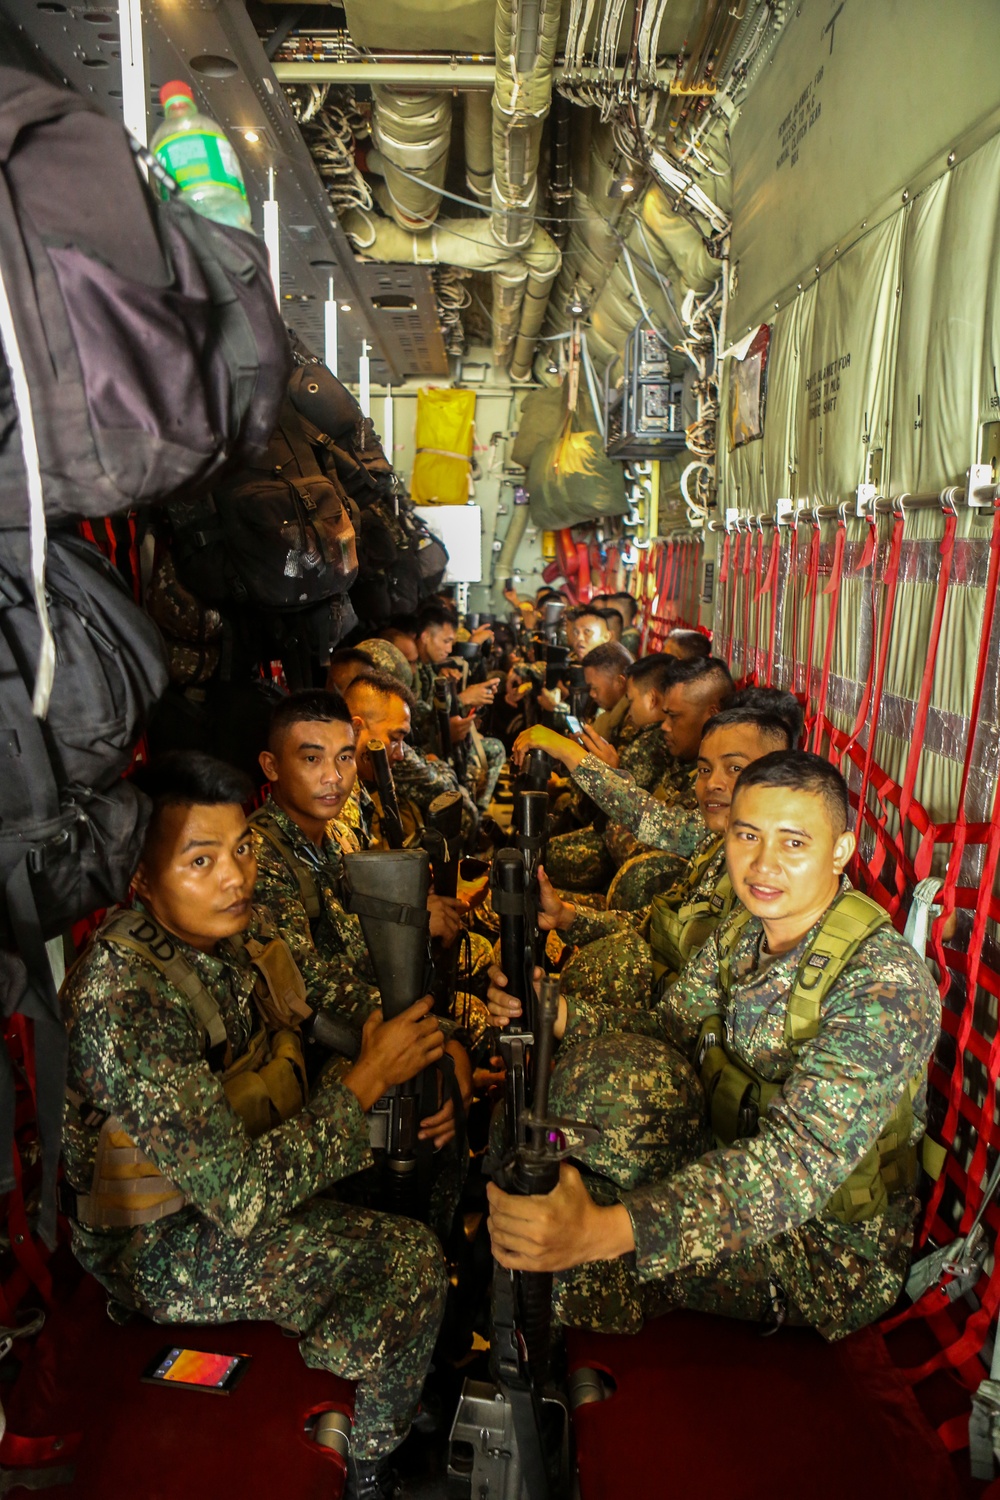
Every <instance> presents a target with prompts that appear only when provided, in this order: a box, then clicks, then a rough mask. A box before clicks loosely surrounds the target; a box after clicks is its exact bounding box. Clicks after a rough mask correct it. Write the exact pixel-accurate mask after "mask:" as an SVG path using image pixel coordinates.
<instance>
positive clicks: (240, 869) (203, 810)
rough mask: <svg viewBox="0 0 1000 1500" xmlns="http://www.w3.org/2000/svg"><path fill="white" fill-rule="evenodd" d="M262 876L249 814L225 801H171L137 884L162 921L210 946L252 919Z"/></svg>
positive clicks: (183, 936)
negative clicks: (210, 803) (191, 803)
mask: <svg viewBox="0 0 1000 1500" xmlns="http://www.w3.org/2000/svg"><path fill="white" fill-rule="evenodd" d="M256 879H257V860H256V857H255V855H254V852H253V842H252V840H251V837H250V829H249V828H248V827H247V820H246V814H245V813H244V811H243V809H242V808H241V807H239V806H238V805H237V804H235V803H228V802H227V803H224V804H222V805H220V806H218V807H209V806H200V805H195V806H194V807H168V808H165V809H164V810H163V812H162V813H161V814H160V816H159V819H158V821H157V826H156V828H155V831H154V833H153V835H152V837H151V839H150V841H149V843H148V844H147V848H146V850H145V852H144V854H143V860H142V864H141V865H140V866H139V868H138V870H137V871H136V874H135V879H134V881H133V884H134V886H135V889H136V891H137V893H138V895H139V896H140V898H141V899H142V901H143V902H144V903H145V905H146V906H147V907H148V908H149V910H150V912H151V913H152V915H153V916H154V917H155V919H156V920H157V921H158V922H159V923H160V925H161V926H162V927H165V928H166V929H167V931H168V932H172V933H173V934H174V936H175V937H179V938H180V939H181V940H182V941H183V942H185V943H189V944H190V945H191V947H192V948H199V949H201V950H202V952H204V953H210V952H212V950H213V949H214V947H215V945H216V943H218V942H220V941H221V939H222V938H227V937H234V936H235V935H236V933H238V932H242V931H243V930H244V928H245V927H246V925H247V923H248V922H249V920H250V902H251V899H252V897H253V888H254V882H255V881H256Z"/></svg>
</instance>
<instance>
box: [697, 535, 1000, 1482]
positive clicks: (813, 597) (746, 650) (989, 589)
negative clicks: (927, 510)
mask: <svg viewBox="0 0 1000 1500" xmlns="http://www.w3.org/2000/svg"><path fill="white" fill-rule="evenodd" d="M743 525H744V526H745V525H746V523H745V522H744V523H743ZM906 525H907V523H906V517H905V514H904V511H903V509H902V508H901V507H900V508H897V510H896V512H895V513H894V515H893V518H892V522H891V527H890V531H889V536H888V543H887V545H886V546H883V547H881V548H880V547H879V545H878V533H877V529H876V524H875V522H874V521H871V522H869V530H868V536H867V538H866V541H865V543H864V546H863V548H862V549H861V554H860V557H859V558H858V560H857V562H856V563H855V564H854V568H853V573H854V575H855V576H857V575H858V574H861V575H864V574H865V573H867V571H868V569H869V568H870V569H871V573H870V580H871V582H870V595H866V603H867V607H868V608H869V609H870V610H871V617H872V622H873V627H874V636H873V640H872V647H871V651H870V653H869V662H868V667H867V670H866V677H865V681H864V682H863V683H862V684H861V699H860V703H859V707H858V710H857V714H856V718H855V721H854V723H853V725H852V727H851V729H850V731H849V732H845V731H844V730H843V729H842V728H841V727H840V726H839V725H837V724H835V723H834V722H833V721H832V720H831V718H830V717H829V714H828V693H829V690H830V683H831V667H832V663H833V661H834V659H835V653H836V641H837V631H838V623H839V620H840V612H841V609H842V605H843V592H844V578H845V562H846V548H845V540H846V527H845V524H844V518H843V516H841V518H840V520H839V521H838V523H837V529H836V534H835V537H834V541H833V547H832V556H831V559H830V562H829V579H828V581H827V583H826V584H825V586H824V585H823V584H822V583H821V579H820V574H821V566H820V564H821V555H820V529H819V527H818V526H814V527H813V528H812V529H811V534H810V536H809V540H808V543H806V542H805V537H804V535H803V531H802V530H800V529H799V527H798V526H797V525H792V526H790V527H788V528H787V532H788V538H787V545H786V542H785V537H784V535H783V533H784V531H785V530H786V528H780V530H778V531H776V534H775V536H774V538H773V541H772V543H771V547H770V555H769V557H768V561H767V566H766V571H764V572H763V576H761V565H760V562H759V555H760V552H761V551H762V549H763V545H764V544H763V542H762V541H761V542H759V543H758V547H757V551H756V554H753V553H752V552H751V547H752V535H751V533H750V532H749V531H743V530H742V529H740V530H739V531H735V532H733V533H732V534H729V533H727V535H726V536H725V538H724V539H723V544H722V553H721V565H720V568H719V601H718V610H717V621H718V628H717V631H716V650H717V652H718V654H720V655H722V656H724V657H726V658H727V659H728V660H729V661H730V662H731V664H732V667H733V670H734V672H735V671H736V670H738V669H739V668H742V669H743V674H744V680H745V681H748V682H749V681H760V680H766V681H767V682H768V683H769V684H770V683H772V682H773V681H774V679H775V676H776V654H775V653H776V640H777V635H776V632H777V628H778V617H779V609H780V607H781V606H782V605H783V607H784V610H785V611H786V618H787V612H788V611H791V630H790V632H789V633H788V636H787V638H788V640H789V642H790V661H789V659H788V658H786V662H785V672H784V673H783V674H782V675H787V676H788V677H789V681H788V682H787V683H784V682H782V683H780V684H779V685H782V686H790V687H792V689H793V690H794V691H796V692H797V694H798V696H799V698H800V700H801V701H802V703H803V706H804V707H805V710H806V732H807V739H806V743H807V744H808V745H809V747H810V748H812V749H815V750H817V751H819V752H821V753H825V754H826V755H827V756H828V757H829V758H830V759H831V760H832V761H834V762H835V763H837V764H840V765H841V766H842V768H843V769H844V772H845V774H848V773H850V774H849V780H850V781H851V784H852V794H851V800H852V804H853V805H854V806H855V808H856V814H857V824H856V828H857V833H858V836H859V853H858V854H857V855H856V856H855V861H854V864H853V867H852V870H851V874H852V878H853V879H854V881H855V883H856V884H857V885H858V886H859V887H860V888H861V889H863V890H865V891H867V892H868V894H869V895H871V896H872V897H874V898H875V899H876V900H878V901H879V902H881V904H882V905H883V906H885V907H886V909H887V910H888V911H889V913H890V914H891V916H892V918H893V921H894V923H895V924H896V926H897V927H899V928H902V926H903V924H904V922H905V918H906V914H907V909H908V905H909V898H910V893H911V892H912V890H913V888H914V886H915V885H916V884H917V883H918V882H919V881H920V880H923V879H924V878H926V877H927V876H928V874H929V873H930V871H931V869H932V865H933V862H934V853H935V849H936V848H938V847H939V846H940V847H941V848H942V849H943V850H947V851H948V856H947V870H946V874H945V878H944V884H943V887H942V890H941V893H940V895H939V898H938V899H939V901H940V913H939V915H938V916H937V917H936V919H935V920H934V922H933V924H932V927H931V935H930V956H931V958H932V959H933V961H934V964H935V966H936V968H937V972H938V976H939V988H940V991H941V998H942V1010H943V1018H942V1030H943V1044H942V1046H941V1047H939V1049H938V1051H937V1053H936V1054H935V1057H934V1058H933V1059H932V1061H931V1064H930V1068H929V1075H928V1085H929V1096H930V1117H931V1122H932V1131H931V1133H932V1135H933V1137H934V1138H935V1139H936V1140H937V1141H939V1142H940V1143H941V1144H942V1145H943V1146H944V1147H945V1148H946V1159H945V1167H944V1170H943V1172H942V1173H941V1176H940V1177H939V1179H938V1180H937V1182H936V1183H934V1184H933V1186H932V1187H931V1190H930V1196H929V1199H928V1202H927V1205H926V1209H925V1211H924V1214H923V1217H922V1220H921V1223H920V1226H919V1230H918V1236H917V1243H918V1247H921V1248H927V1247H928V1244H929V1242H930V1241H933V1242H934V1243H936V1244H939V1245H944V1244H948V1243H950V1242H952V1241H953V1240H954V1239H955V1238H956V1237H957V1236H958V1235H964V1234H965V1233H966V1232H967V1231H968V1229H969V1227H970V1225H971V1223H972V1220H973V1217H974V1216H975V1214H976V1212H977V1210H978V1209H979V1208H980V1206H981V1204H982V1201H983V1190H984V1185H985V1182H986V1180H987V1176H988V1171H989V1168H990V1167H991V1166H992V1165H993V1163H994V1162H995V1161H996V1153H997V1151H998V1150H1000V1120H998V1118H997V1110H996V1103H995V1101H996V1099H997V1085H998V1081H1000V1028H997V1029H995V1030H994V1029H992V1028H990V1023H989V1019H988V1018H989V1010H990V1003H992V1005H993V1007H994V1009H995V1008H996V1005H997V1004H1000V967H998V961H997V959H996V956H995V953H994V950H993V949H992V947H991V945H990V944H989V942H988V924H989V923H990V922H995V923H1000V899H998V898H997V896H996V894H995V890H994V887H995V884H996V877H997V869H998V865H1000V778H998V779H997V781H996V783H995V786H994V792H993V799H992V807H991V810H990V818H989V821H988V822H975V821H973V820H972V818H971V817H970V814H969V784H970V775H971V773H972V772H973V771H974V770H977V769H982V765H981V756H980V755H979V754H978V746H977V741H978V740H979V738H980V731H981V729H983V728H984V725H983V721H982V719H983V711H984V699H985V697H986V688H987V686H988V684H989V682H990V677H991V674H994V675H995V671H996V654H997V649H998V636H1000V621H998V619H997V614H998V611H997V594H998V586H1000V509H996V510H995V511H994V514H993V523H992V532H991V537H990V544H989V563H988V570H987V577H986V587H985V603H984V609H983V618H982V621H981V626H980V634H979V641H978V645H977V648H976V672H975V681H974V688H973V695H972V704H971V709H970V714H969V721H968V730H967V737H966V742H965V750H964V758H963V764H962V779H961V791H960V794H959V798H958V806H957V809H956V813H955V818H954V821H953V822H935V821H934V820H933V819H932V818H931V816H930V815H929V814H928V812H927V810H926V809H925V808H924V807H922V806H921V804H920V803H919V802H918V801H917V799H916V798H915V796H914V788H915V786H916V780H917V774H918V771H919V766H920V759H921V754H922V752H923V749H924V736H925V731H926V728H927V722H928V714H929V710H930V702H931V693H932V689H933V685H934V678H935V671H936V667H937V662H938V656H939V650H940V644H941V636H942V622H943V619H944V613H945V605H946V600H947V596H948V591H949V589H950V588H953V587H956V586H958V585H956V581H955V566H954V563H955V552H956V525H957V517H956V516H955V514H954V512H953V511H952V512H946V514H945V519H944V536H943V537H942V539H941V542H940V546H939V562H938V570H937V578H936V582H935V594H934V607H933V611H932V614H931V617H930V620H929V623H928V625H927V633H926V639H925V640H924V639H921V641H920V642H919V643H915V642H913V641H912V640H911V641H908V642H906V643H901V642H898V641H894V626H895V624H896V604H897V599H898V588H899V582H900V563H901V554H902V547H903V542H904V538H905V532H906ZM783 563H784V565H785V566H784V567H783V566H782V564H783ZM803 563H804V565H803ZM879 564H881V569H880V568H879ZM823 571H825V569H824V570H823ZM751 572H752V573H753V575H754V577H755V578H756V579H758V582H757V587H756V593H755V597H754V601H753V602H754V603H755V605H756V611H757V612H756V614H754V613H752V612H751V607H750V606H751V598H750V590H749V580H750V575H751ZM877 574H878V575H879V577H878V583H880V585H881V587H880V588H878V587H877V579H876V575H877ZM821 595H823V596H826V597H828V598H829V600H830V610H829V617H828V621H827V628H826V633H825V637H824V638H822V639H820V638H819V631H818V605H819V599H820V597H821ZM765 597H768V598H769V600H770V617H769V620H768V631H767V636H766V638H765V637H764V636H763V635H762V633H761V614H760V608H761V603H762V600H763V599H764V598H765ZM801 627H804V628H805V634H806V649H805V653H804V661H800V660H799V649H800V645H799V643H800V628H801ZM740 631H742V632H743V638H742V640H740ZM734 635H735V639H734ZM748 635H749V637H750V639H749V640H748ZM894 647H895V648H896V649H904V648H905V649H908V650H910V651H914V650H919V649H921V647H923V648H924V649H925V650H926V657H925V659H924V665H923V670H922V675H921V680H920V687H919V691H918V695H917V699H916V702H915V705H914V717H913V729H912V736H911V743H910V749H909V752H908V754H907V758H906V763H905V767H904V770H903V774H902V783H901V784H900V783H899V782H897V781H895V780H894V779H893V777H891V776H890V775H889V774H888V773H887V772H886V771H885V770H884V768H883V767H882V766H880V765H879V763H878V760H877V759H876V747H877V735H878V729H879V725H880V722H881V718H882V711H883V701H884V697H885V684H886V672H887V667H888V663H889V660H890V656H891V654H892V652H893V649H894ZM817 650H819V651H821V660H820V661H819V662H818V663H817V662H816V652H817ZM789 668H790V671H789ZM817 669H818V670H817ZM762 670H763V672H764V674H765V675H764V677H763V679H762V676H761V674H762ZM990 769H991V770H995V766H994V765H993V763H992V761H991V762H990ZM976 846H980V847H981V848H982V850H983V855H982V860H981V867H980V872H979V874H978V876H969V875H968V874H966V873H965V872H966V871H968V869H969V868H970V865H972V864H973V861H971V860H970V859H969V857H968V856H969V851H970V850H972V849H975V847H976ZM862 850H864V851H865V852H864V853H862ZM938 866H939V867H940V856H939V861H938ZM956 909H958V910H959V911H966V912H972V913H973V914H974V915H973V918H972V928H971V935H970V937H969V941H968V944H967V946H966V945H963V946H955V940H954V939H953V938H951V937H949V938H946V937H945V935H944V934H945V931H946V929H949V927H950V921H949V919H950V918H951V916H952V914H953V913H954V912H955V910H956ZM984 999H985V1000H986V1001H987V1003H986V1004H985V1005H984V1004H983V1000H984ZM977 1005H979V1006H981V1009H977ZM983 1020H985V1024H986V1025H987V1027H988V1028H990V1029H988V1030H987V1031H984V1030H983V1029H982V1023H983ZM969 1060H972V1061H973V1062H974V1063H975V1064H976V1065H978V1068H979V1070H980V1071H979V1075H978V1078H977V1085H976V1089H975V1093H974V1094H973V1093H970V1092H969V1091H968V1089H967V1084H966V1068H967V1063H968V1062H969ZM966 1161H968V1164H967V1165H966V1164H965V1163H966ZM985 1225H986V1228H987V1231H988V1234H989V1236H991V1237H992V1238H993V1239H994V1241H995V1240H996V1238H997V1236H998V1234H1000V1204H998V1203H996V1202H994V1203H991V1204H990V1205H988V1207H987V1209H986V1213H985ZM987 1264H988V1266H989V1265H990V1262H989V1261H988V1262H987ZM949 1280H950V1278H949V1277H947V1276H946V1277H945V1279H944V1281H945V1284H944V1285H942V1286H939V1287H935V1288H932V1289H931V1290H929V1291H928V1292H927V1293H925V1295H924V1296H923V1297H922V1298H921V1299H920V1300H919V1302H917V1303H916V1304H914V1305H913V1306H912V1307H910V1308H908V1309H907V1310H906V1311H905V1312H903V1313H901V1314H899V1315H897V1316H896V1317H894V1318H891V1319H888V1320H885V1321H884V1322H883V1323H882V1324H881V1325H880V1331H881V1333H882V1335H883V1337H884V1338H885V1341H886V1345H887V1347H888V1349H889V1351H890V1353H891V1355H892V1357H893V1359H894V1360H895V1361H896V1363H897V1365H899V1367H900V1368H901V1369H902V1371H903V1372H904V1374H905V1375H906V1377H907V1379H908V1380H909V1381H910V1383H911V1385H912V1386H913V1388H914V1391H915V1393H916V1395H917V1398H918V1400H919V1401H920V1402H921V1404H922V1406H923V1407H924V1409H925V1411H926V1412H927V1413H928V1414H929V1416H930V1417H931V1419H932V1420H933V1423H934V1425H935V1427H936V1428H937V1431H938V1434H939V1436H940V1438H941V1439H942V1441H943V1442H944V1444H945V1446H946V1447H947V1448H948V1450H949V1451H950V1452H952V1453H958V1452H961V1450H963V1449H965V1448H966V1447H967V1446H968V1421H969V1397H970V1394H971V1393H972V1392H973V1391H974V1390H975V1389H976V1387H977V1386H978V1384H979V1382H980V1381H981V1380H982V1378H983V1375H984V1373H985V1371H984V1364H983V1360H982V1358H981V1357H980V1356H981V1351H982V1348H983V1344H984V1341H985V1339H986V1337H987V1336H988V1334H989V1332H990V1329H991V1326H992V1325H993V1322H994V1319H995V1318H996V1314H997V1310H998V1308H1000V1257H998V1258H997V1261H996V1265H995V1266H993V1267H992V1268H991V1269H989V1270H988V1271H986V1272H984V1273H983V1274H982V1275H981V1276H980V1278H979V1281H978V1284H977V1285H976V1287H975V1288H974V1291H973V1294H972V1296H971V1298H969V1297H966V1298H962V1297H959V1298H955V1299H954V1300H952V1298H951V1297H950V1296H949V1293H948V1285H947V1283H948V1282H949ZM966 1462H967V1461H966V1460H965V1459H964V1458H963V1459H962V1460H961V1464H960V1468H962V1469H964V1470H965V1472H966V1473H967V1472H968V1471H967V1468H966Z"/></svg>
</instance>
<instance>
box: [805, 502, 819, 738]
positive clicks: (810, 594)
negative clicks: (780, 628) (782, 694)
mask: <svg viewBox="0 0 1000 1500" xmlns="http://www.w3.org/2000/svg"><path fill="white" fill-rule="evenodd" d="M818 583H819V527H818V526H814V527H813V533H812V536H811V537H810V538H809V560H808V563H807V564H806V591H805V595H804V598H805V599H809V600H811V603H810V605H809V637H808V641H807V644H806V656H805V662H804V666H805V684H804V692H805V699H804V707H805V710H806V722H807V724H808V723H809V722H810V715H809V707H810V705H811V703H812V662H813V646H814V645H815V642H816V604H817V596H818V594H819V589H818Z"/></svg>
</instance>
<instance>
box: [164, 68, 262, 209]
mask: <svg viewBox="0 0 1000 1500" xmlns="http://www.w3.org/2000/svg"><path fill="white" fill-rule="evenodd" d="M160 103H161V104H162V105H163V109H164V113H165V116H166V118H165V119H164V121H163V124H162V125H161V126H160V128H159V130H158V131H157V132H156V134H155V135H154V136H153V143H152V146H153V151H154V153H155V154H156V156H157V157H158V158H159V160H160V161H161V162H162V163H163V165H164V167H166V169H167V171H168V172H169V173H170V175H171V177H173V178H174V180H175V181H176V182H177V184H178V186H179V187H180V190H181V193H182V194H183V196H184V198H185V200H186V201H187V202H188V203H190V205H191V207H192V208H193V209H195V210H196V211H197V212H198V213H200V214H204V216H205V218H206V219H215V220H216V221H217V222H218V223H219V224H231V225H232V226H233V227H234V228H235V229H250V228H251V227H252V226H251V220H250V205H249V203H248V202H247V190H246V187H245V185H244V182H243V172H242V170H241V169H240V163H239V158H238V157H237V155H236V152H235V151H234V150H233V148H232V146H231V145H230V143H229V139H228V137H227V135H226V132H225V131H224V130H223V129H222V127H221V126H220V125H217V124H216V123H215V121H214V120H213V119H211V118H210V117H209V116H208V115H203V114H201V113H200V111H199V110H198V107H197V105H196V104H195V102H194V94H193V93H192V91H191V88H190V85H189V84H186V83H181V82H180V81H179V80H176V79H175V80H174V81H173V82H171V83H165V84H164V85H163V87H162V89H161V90H160Z"/></svg>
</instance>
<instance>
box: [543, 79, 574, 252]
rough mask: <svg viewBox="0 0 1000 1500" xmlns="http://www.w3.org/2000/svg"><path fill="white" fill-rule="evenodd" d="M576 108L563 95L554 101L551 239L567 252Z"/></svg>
mask: <svg viewBox="0 0 1000 1500" xmlns="http://www.w3.org/2000/svg"><path fill="white" fill-rule="evenodd" d="M572 109H573V106H572V104H570V102H569V100H568V99H567V98H566V97H565V95H563V94H556V96H555V98H554V99H553V101H552V122H551V153H552V163H551V169H550V173H549V200H550V204H551V208H552V238H553V239H554V240H555V242H556V244H557V245H558V246H559V249H560V250H565V249H566V241H567V240H568V239H569V229H570V224H569V221H570V205H571V204H572V202H573V170H572V163H571V158H570V147H569V135H570V129H569V124H570V114H571V112H572Z"/></svg>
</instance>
